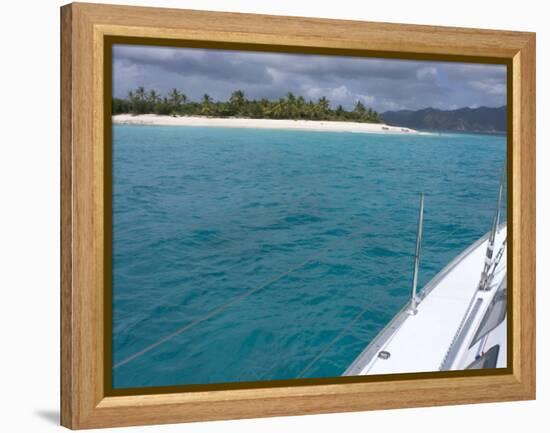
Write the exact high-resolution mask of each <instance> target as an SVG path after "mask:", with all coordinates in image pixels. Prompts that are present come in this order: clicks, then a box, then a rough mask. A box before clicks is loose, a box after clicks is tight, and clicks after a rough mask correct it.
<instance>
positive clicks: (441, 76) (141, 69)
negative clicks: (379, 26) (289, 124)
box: [113, 45, 506, 112]
mask: <svg viewBox="0 0 550 433" xmlns="http://www.w3.org/2000/svg"><path fill="white" fill-rule="evenodd" d="M138 86H143V87H145V88H147V89H155V90H156V91H157V92H160V93H161V94H163V95H164V94H166V93H167V92H168V91H169V90H170V89H172V88H174V87H176V88H178V89H179V90H180V91H182V92H183V93H185V94H186V95H187V97H188V98H189V99H191V100H199V99H200V98H201V96H202V95H203V94H204V93H208V94H209V95H210V96H212V97H213V98H214V100H226V99H228V98H229V96H230V95H231V92H232V91H233V90H236V89H241V90H243V91H244V92H245V94H246V96H247V97H248V98H251V99H260V98H268V99H277V98H279V97H282V96H285V95H286V94H287V93H288V92H293V93H294V94H295V95H296V96H299V95H302V96H304V98H306V99H314V100H316V99H318V98H319V97H321V96H326V97H327V98H328V99H329V100H330V102H331V105H332V106H333V107H336V106H337V105H338V104H342V105H343V106H344V107H345V108H348V109H349V108H351V107H353V105H354V104H355V102H356V101H358V100H360V101H362V102H363V103H364V104H365V105H367V106H368V107H372V108H373V109H375V110H377V111H379V112H384V111H387V110H400V109H413V110H415V109H420V108H426V107H435V108H440V109H455V108H461V107H479V106H488V107H499V106H502V105H505V104H506V68H505V66H502V65H479V64H468V63H452V62H449V63H443V62H424V61H411V60H393V59H377V58H358V57H338V56H318V55H304V54H279V53H256V52H246V51H227V50H209V49H196V48H170V47H147V46H137V45H115V46H114V47H113V93H114V95H115V96H118V97H125V96H126V95H127V94H128V91H129V90H133V89H135V88H136V87H138Z"/></svg>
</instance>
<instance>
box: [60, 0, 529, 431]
mask: <svg viewBox="0 0 550 433" xmlns="http://www.w3.org/2000/svg"><path fill="white" fill-rule="evenodd" d="M61 22H62V24H61V53H62V62H61V101H62V108H61V110H62V112H61V118H62V122H61V196H62V203H61V245H62V253H61V262H62V267H61V372H62V374H61V376H62V384H61V418H62V421H61V422H62V425H64V426H66V427H69V428H73V429H80V428H97V427H112V426H128V425H139V424H155V423H174V422H187V421H201V420H216V419H234V418H245V417H265V416H277V415H293V414H296V415H298V414H311V413H326V412H343V411H360V410H371V409H386V408H400V407H413V406H430V405H446V404H462V403H476V402H489V401H506V400H523V399H534V398H535V35H534V34H533V33H522V32H511V31H495V30H476V29H462V28H446V27H430V26H416V25H414V26H413V25H405V24H403V25H402V24H383V23H368V22H358V21H339V20H326V19H315V18H289V17H279V16H264V15H247V14H233V13H217V12H201V11H190V10H173V9H156V8H138V7H126V6H114V5H95V4H70V5H67V6H64V7H62V8H61Z"/></svg>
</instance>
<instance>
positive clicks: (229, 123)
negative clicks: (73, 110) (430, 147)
mask: <svg viewBox="0 0 550 433" xmlns="http://www.w3.org/2000/svg"><path fill="white" fill-rule="evenodd" d="M112 120H113V124H116V125H151V126H212V127H219V128H255V129H286V130H301V131H332V132H359V133H371V134H415V135H416V134H423V133H421V132H419V131H416V130H414V129H411V128H405V127H400V126H389V125H386V124H384V123H359V122H339V121H333V120H291V119H246V118H236V117H228V118H222V117H201V116H181V117H173V116H162V115H157V114H139V115H132V114H117V115H114V116H113V117H112Z"/></svg>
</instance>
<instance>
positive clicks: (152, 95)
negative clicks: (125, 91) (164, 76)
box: [148, 90, 160, 104]
mask: <svg viewBox="0 0 550 433" xmlns="http://www.w3.org/2000/svg"><path fill="white" fill-rule="evenodd" d="M148 99H149V102H151V103H153V104H156V103H157V102H158V101H160V96H159V94H158V93H157V92H156V91H155V90H151V91H149V98H148Z"/></svg>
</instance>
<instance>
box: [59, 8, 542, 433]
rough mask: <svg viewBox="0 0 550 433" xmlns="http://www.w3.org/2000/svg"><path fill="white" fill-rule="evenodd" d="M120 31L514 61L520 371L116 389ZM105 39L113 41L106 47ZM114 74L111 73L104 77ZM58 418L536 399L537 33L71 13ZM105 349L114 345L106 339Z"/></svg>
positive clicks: (65, 15)
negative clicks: (112, 128) (115, 61)
mask: <svg viewBox="0 0 550 433" xmlns="http://www.w3.org/2000/svg"><path fill="white" fill-rule="evenodd" d="M109 38H115V40H116V38H120V39H121V40H123V39H124V38H143V39H149V40H156V41H157V42H158V41H160V42H163V43H166V44H171V43H174V41H177V43H178V44H185V45H186V46H201V47H210V46H216V47H224V46H227V47H236V48H242V49H257V50H267V51H281V52H315V53H326V54H331V53H353V54H355V55H357V54H362V55H369V56H372V55H378V56H383V57H394V58H413V59H436V60H437V59H442V60H443V59H446V60H469V61H476V60H479V59H483V60H484V61H494V62H497V63H503V64H506V65H507V66H508V71H509V78H508V83H509V84H508V89H509V96H508V101H509V103H510V104H511V108H509V113H510V114H509V122H508V137H509V140H510V141H509V143H508V152H509V153H508V164H509V175H511V176H509V179H511V181H509V182H510V183H509V198H510V200H509V216H510V219H509V221H510V222H511V224H510V226H509V227H510V228H509V233H510V239H511V242H510V244H511V245H512V247H511V248H510V249H509V257H508V260H509V264H510V267H511V268H512V269H513V272H511V273H510V275H509V281H510V284H509V286H511V287H510V288H509V293H510V294H511V295H510V296H511V297H510V299H511V302H510V304H511V313H512V314H511V320H510V324H509V328H508V329H509V334H511V335H510V339H511V341H512V344H511V347H510V349H509V350H510V352H509V353H511V366H509V368H507V369H505V371H503V372H501V374H492V375H490V374H470V375H464V374H459V373H460V372H455V373H457V374H447V375H444V376H442V375H430V374H415V375H402V376H399V375H398V376H396V377H388V376H376V377H370V378H368V379H364V378H363V379H362V380H347V381H346V380H340V381H331V380H322V381H317V382H313V381H308V380H301V381H300V380H297V381H293V383H284V384H282V385H281V384H279V385H277V386H269V385H265V384H263V385H262V384H260V385H256V386H250V387H246V386H242V387H234V388H233V389H208V388H204V389H201V388H200V387H197V389H193V390H189V391H187V392H163V393H149V394H141V395H114V394H113V393H109V392H108V387H107V386H106V380H105V377H107V376H106V374H107V372H106V365H108V364H107V363H106V362H105V358H106V351H105V348H106V347H108V342H106V341H105V335H106V334H105V330H106V329H105V328H106V326H107V323H108V322H107V321H106V318H107V316H108V314H109V310H108V308H109V305H110V303H109V299H107V298H106V295H105V293H106V292H105V290H104V289H105V281H106V278H105V275H107V274H108V271H109V268H110V262H109V255H108V254H106V250H105V248H104V247H105V245H107V244H108V243H109V242H110V234H109V230H107V229H106V227H107V222H108V221H109V220H108V219H106V215H107V213H108V212H110V205H109V204H108V203H107V202H106V201H105V197H106V196H108V194H109V188H110V185H109V184H108V182H107V181H106V179H107V180H108V179H109V177H108V174H109V170H110V165H109V164H110V163H109V158H106V154H105V147H104V142H105V137H106V129H107V128H106V123H105V118H106V116H110V113H109V112H107V111H106V105H105V104H106V101H105V93H104V88H105V86H106V85H109V84H110V83H108V82H106V80H105V76H104V66H105V62H106V61H110V60H109V59H110V57H109V53H108V50H106V47H108V43H107V42H108V41H109ZM106 41H107V42H106ZM107 81H108V80H107ZM61 102H62V108H61V424H62V425H63V426H66V427H69V428H73V429H80V428H96V427H112V426H129V425H141V424H160V423H176V422H188V421H203V420H220V419H235V418H248V417H267V416H279V415H299V414H312V413H328V412H345V411H362V410H372V409H389V408H402V407H417V406H431V405H449V404H464V403H480V402H491V401H511V400H527V399H534V398H535V35H534V34H533V33H524V32H511V31H494V30H476V29H464V28H449V27H432V26H418V25H401V24H385V23H369V22H358V21H342V20H327V19H314V18H290V17H280V16H265V15H248V14H235V13H218V12H201V11H192V10H174V9H158V8H142V7H126V6H111V5H97V4H81V3H75V4H69V5H66V6H63V7H62V8H61ZM106 344H107V346H106Z"/></svg>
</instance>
